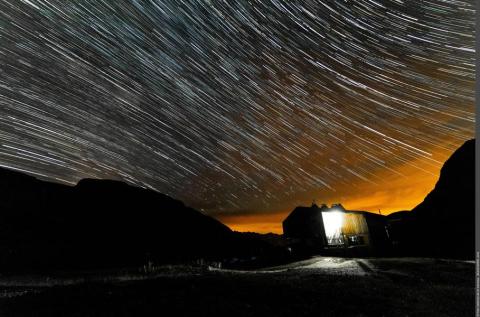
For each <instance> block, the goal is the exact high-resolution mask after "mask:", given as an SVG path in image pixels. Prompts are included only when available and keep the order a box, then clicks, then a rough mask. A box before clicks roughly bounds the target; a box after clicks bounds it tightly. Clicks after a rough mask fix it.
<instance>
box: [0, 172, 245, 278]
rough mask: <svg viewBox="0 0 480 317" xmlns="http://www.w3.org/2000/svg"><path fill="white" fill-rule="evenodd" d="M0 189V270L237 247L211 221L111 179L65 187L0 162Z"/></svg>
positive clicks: (217, 253)
mask: <svg viewBox="0 0 480 317" xmlns="http://www.w3.org/2000/svg"><path fill="white" fill-rule="evenodd" d="M0 193H1V196H0V197H1V199H0V268H4V269H21V268H22V267H24V268H28V269H53V268H64V267H68V268H71V267H79V268H84V267H98V266H112V265H119V266H120V265H139V264H144V263H145V262H146V261H150V260H153V261H156V262H162V261H166V262H169V261H175V260H188V259H195V258H200V257H202V258H203V257H206V258H208V257H212V258H215V257H222V256H228V255H229V254H231V253H232V252H233V253H235V252H239V250H238V249H237V250H235V248H234V247H235V246H239V245H240V246H241V243H238V241H236V240H238V239H236V237H235V236H234V235H233V233H232V231H231V230H230V229H229V228H228V227H227V226H225V225H223V224H222V223H220V222H219V221H217V220H215V219H213V218H211V217H208V216H206V215H204V214H202V213H200V212H198V211H196V210H194V209H193V208H189V207H187V206H185V205H184V204H183V203H182V202H181V201H178V200H175V199H173V198H171V197H168V196H166V195H163V194H160V193H157V192H155V191H153V190H149V189H143V188H138V187H134V186H130V185H127V184H125V183H123V182H119V181H113V180H96V179H83V180H81V181H79V182H78V184H77V185H76V186H66V185H62V184H57V183H52V182H47V181H41V180H38V179H36V178H35V177H32V176H29V175H26V174H23V173H20V172H15V171H12V170H8V169H3V168H0ZM232 246H233V247H232Z"/></svg>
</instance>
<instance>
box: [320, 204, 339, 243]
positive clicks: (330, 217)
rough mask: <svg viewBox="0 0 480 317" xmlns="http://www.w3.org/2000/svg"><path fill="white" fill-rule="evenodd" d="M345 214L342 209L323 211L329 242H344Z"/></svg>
mask: <svg viewBox="0 0 480 317" xmlns="http://www.w3.org/2000/svg"><path fill="white" fill-rule="evenodd" d="M343 217H344V214H343V213H342V212H340V211H327V212H322V218H323V225H324V227H325V235H326V236H327V241H328V244H343V238H342V226H343Z"/></svg>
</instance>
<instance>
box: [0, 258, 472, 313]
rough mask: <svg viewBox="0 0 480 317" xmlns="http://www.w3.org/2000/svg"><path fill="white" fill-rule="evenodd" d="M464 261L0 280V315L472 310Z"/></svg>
mask: <svg viewBox="0 0 480 317" xmlns="http://www.w3.org/2000/svg"><path fill="white" fill-rule="evenodd" d="M474 267H475V264H474V262H473V261H451V260H439V259H436V260H435V259H425V258H380V259H346V258H334V257H316V258H312V259H309V260H305V261H302V262H296V263H293V264H289V265H285V266H281V267H275V268H269V269H264V270H258V271H228V270H221V269H218V268H212V267H194V266H164V267H150V268H147V269H146V271H143V272H142V271H135V270H130V271H126V270H125V271H123V272H122V271H121V270H118V271H110V272H96V273H88V274H87V273H82V274H75V275H74V274H57V275H55V276H50V277H45V276H9V277H1V278H0V316H4V317H6V316H473V315H474V307H475V298H474V287H475V282H474Z"/></svg>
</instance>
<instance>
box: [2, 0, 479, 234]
mask: <svg viewBox="0 0 480 317" xmlns="http://www.w3.org/2000/svg"><path fill="white" fill-rule="evenodd" d="M228 2H230V4H227V1H213V0H211V1H207V0H206V1H168V0H166V1H134V0H131V1H106V0H104V1H101V0H95V1H80V0H77V1H66V0H61V1H33V0H31V1H27V0H24V1H20V0H1V1H0V43H1V45H0V166H4V167H9V168H14V169H17V170H20V171H26V172H28V173H30V174H32V175H35V176H37V177H39V178H42V179H48V180H53V181H57V182H63V183H69V184H75V183H76V182H77V181H78V180H79V179H81V178H85V177H94V178H110V179H119V180H124V181H127V182H129V183H131V184H136V185H140V186H144V187H149V188H153V189H155V190H157V191H159V192H162V193H165V194H168V195H170V196H172V197H173V198H176V199H180V200H182V201H184V202H185V203H186V204H187V205H190V206H192V207H194V208H197V209H199V210H203V211H204V212H205V213H207V214H210V215H213V216H216V217H218V218H219V219H221V220H222V221H224V222H225V223H227V224H228V225H230V226H231V227H232V228H234V229H237V230H257V231H262V232H264V231H277V232H278V231H279V230H280V229H279V228H280V223H279V221H281V220H282V219H283V218H284V217H285V216H286V213H287V212H289V211H290V210H291V209H292V208H293V207H295V206H296V205H298V204H303V205H305V204H310V203H311V201H312V199H316V200H317V202H319V203H321V202H327V203H335V202H342V203H343V204H344V205H345V207H347V208H350V209H362V210H369V211H375V212H378V209H382V211H383V212H384V213H388V212H392V211H395V210H402V209H410V208H412V207H414V206H415V205H416V204H417V203H419V202H421V201H422V199H423V197H424V196H425V195H426V194H427V193H428V192H429V191H430V190H431V189H432V188H433V186H434V184H435V182H436V180H437V178H438V173H439V170H440V168H441V166H442V164H443V163H444V162H445V160H446V159H447V158H448V157H449V156H450V155H451V153H452V152H453V151H454V150H455V149H456V148H457V147H458V146H460V145H461V144H462V143H463V142H464V141H465V140H467V139H470V138H472V137H473V136H474V128H475V109H474V77H475V72H474V64H475V56H474V55H475V51H474V40H475V31H474V28H475V2H474V1H473V0H472V1H454V0H451V1H449V0H442V1H439V0H437V1H421V0H413V1H400V0H397V1H381V0H377V1H373V0H372V1H366V0H363V1H362V0H360V1H357V0H356V1H348V0H342V1H228Z"/></svg>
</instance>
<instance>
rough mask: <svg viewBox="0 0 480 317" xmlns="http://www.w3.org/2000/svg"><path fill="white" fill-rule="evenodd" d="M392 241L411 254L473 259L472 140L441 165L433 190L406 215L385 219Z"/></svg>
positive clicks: (396, 214)
mask: <svg viewBox="0 0 480 317" xmlns="http://www.w3.org/2000/svg"><path fill="white" fill-rule="evenodd" d="M388 217H389V219H390V221H391V223H392V230H393V231H394V232H393V234H394V235H395V239H397V240H398V241H399V243H400V244H402V245H403V247H404V248H407V249H408V250H411V251H413V252H416V253H419V254H422V255H428V256H440V257H460V258H473V256H474V249H475V139H472V140H468V141H466V142H465V143H464V144H463V145H462V146H460V148H458V149H457V150H456V151H455V152H454V153H453V154H452V155H451V156H450V158H449V159H448V160H447V161H446V162H445V164H444V165H443V167H442V168H441V170H440V177H439V179H438V181H437V183H436V184H435V187H434V188H433V190H432V191H431V192H430V193H429V194H428V195H427V196H426V197H425V199H424V200H423V202H422V203H420V204H419V205H417V206H416V207H415V208H414V209H412V210H411V211H410V212H405V211H403V212H398V213H394V214H391V215H389V216H388Z"/></svg>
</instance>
